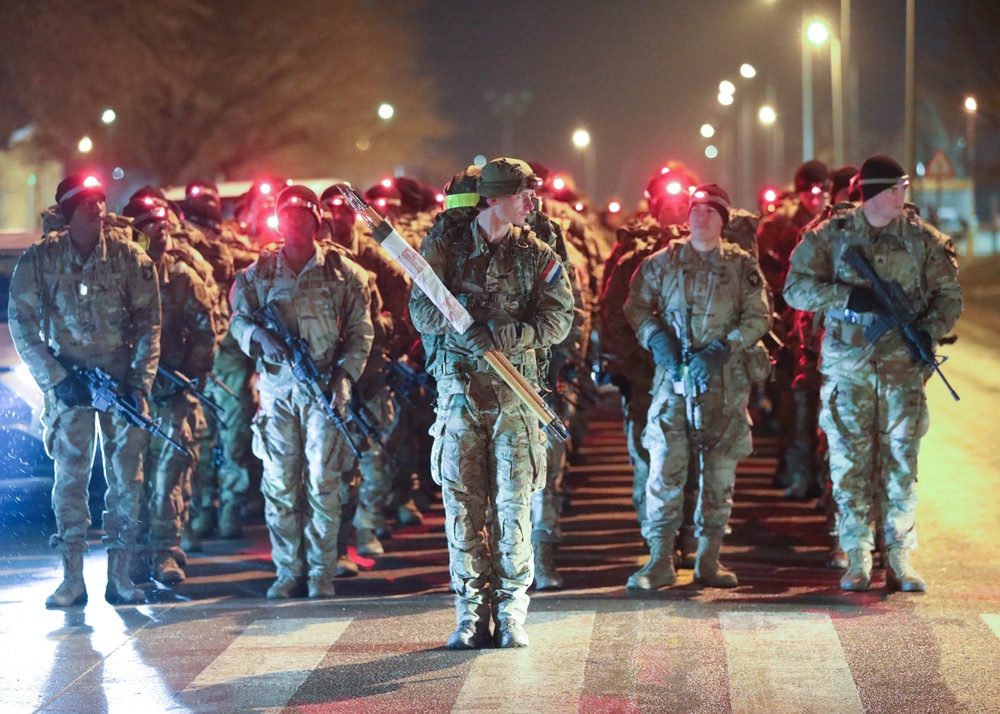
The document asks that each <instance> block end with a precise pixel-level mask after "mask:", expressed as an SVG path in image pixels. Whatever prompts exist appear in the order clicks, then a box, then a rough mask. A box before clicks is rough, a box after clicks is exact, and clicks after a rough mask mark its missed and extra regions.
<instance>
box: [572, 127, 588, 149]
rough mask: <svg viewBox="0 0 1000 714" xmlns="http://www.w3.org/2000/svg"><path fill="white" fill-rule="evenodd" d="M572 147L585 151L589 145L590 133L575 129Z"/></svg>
mask: <svg viewBox="0 0 1000 714" xmlns="http://www.w3.org/2000/svg"><path fill="white" fill-rule="evenodd" d="M573 145H574V146H576V148H578V149H585V148H587V147H588V146H589V145H590V132H588V131H587V130H586V129H577V130H576V131H574V132H573Z"/></svg>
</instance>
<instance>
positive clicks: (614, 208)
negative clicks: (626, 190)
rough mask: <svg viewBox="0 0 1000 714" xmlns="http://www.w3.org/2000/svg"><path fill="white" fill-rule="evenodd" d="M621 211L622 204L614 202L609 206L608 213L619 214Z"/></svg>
mask: <svg viewBox="0 0 1000 714" xmlns="http://www.w3.org/2000/svg"><path fill="white" fill-rule="evenodd" d="M620 210H622V204H620V203H618V201H612V202H611V203H609V204H608V213H618V211H620Z"/></svg>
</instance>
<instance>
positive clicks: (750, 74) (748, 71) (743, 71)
mask: <svg viewBox="0 0 1000 714" xmlns="http://www.w3.org/2000/svg"><path fill="white" fill-rule="evenodd" d="M740 76H741V77H743V78H744V79H753V78H754V77H756V76H757V70H756V69H754V66H753V65H752V64H747V63H746V62H744V63H743V64H741V65H740Z"/></svg>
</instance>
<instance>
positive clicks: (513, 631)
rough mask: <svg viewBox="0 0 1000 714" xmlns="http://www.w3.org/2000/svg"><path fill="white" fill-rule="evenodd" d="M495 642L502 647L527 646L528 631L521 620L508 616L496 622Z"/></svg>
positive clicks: (494, 628) (494, 629)
mask: <svg viewBox="0 0 1000 714" xmlns="http://www.w3.org/2000/svg"><path fill="white" fill-rule="evenodd" d="M493 642H494V644H496V646H497V647H499V648H501V649H508V648H512V647H527V646H528V633H527V632H525V630H524V626H523V625H522V624H521V623H520V622H518V621H517V620H515V619H513V618H511V617H507V618H504V619H503V620H499V621H497V622H496V623H494V625H493Z"/></svg>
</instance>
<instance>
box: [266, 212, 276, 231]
mask: <svg viewBox="0 0 1000 714" xmlns="http://www.w3.org/2000/svg"><path fill="white" fill-rule="evenodd" d="M267 227H268V228H270V229H271V230H275V231H276V230H278V217H277V216H275V215H270V216H268V217H267Z"/></svg>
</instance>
